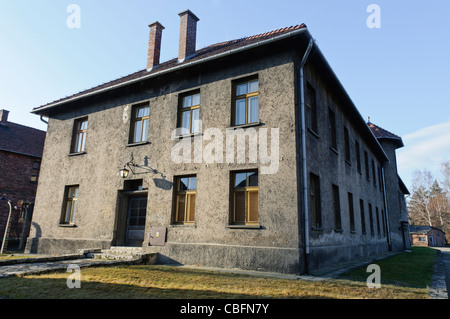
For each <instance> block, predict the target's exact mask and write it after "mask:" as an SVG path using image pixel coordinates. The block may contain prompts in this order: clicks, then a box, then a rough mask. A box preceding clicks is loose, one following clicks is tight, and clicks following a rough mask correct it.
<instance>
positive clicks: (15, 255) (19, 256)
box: [0, 253, 37, 260]
mask: <svg viewBox="0 0 450 319" xmlns="http://www.w3.org/2000/svg"><path fill="white" fill-rule="evenodd" d="M34 257H37V255H27V254H20V253H11V254H0V260H11V259H22V258H34Z"/></svg>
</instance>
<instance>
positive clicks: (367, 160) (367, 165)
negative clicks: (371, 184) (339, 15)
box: [364, 151, 370, 180]
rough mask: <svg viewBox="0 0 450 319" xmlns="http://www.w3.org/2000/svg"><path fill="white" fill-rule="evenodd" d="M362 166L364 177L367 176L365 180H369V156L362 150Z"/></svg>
mask: <svg viewBox="0 0 450 319" xmlns="http://www.w3.org/2000/svg"><path fill="white" fill-rule="evenodd" d="M364 166H365V167H366V178H367V180H370V172H369V156H368V155H367V152H366V151H364Z"/></svg>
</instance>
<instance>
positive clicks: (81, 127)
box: [71, 117, 88, 153]
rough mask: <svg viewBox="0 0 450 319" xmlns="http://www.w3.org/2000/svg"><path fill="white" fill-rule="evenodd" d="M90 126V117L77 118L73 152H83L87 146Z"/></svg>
mask: <svg viewBox="0 0 450 319" xmlns="http://www.w3.org/2000/svg"><path fill="white" fill-rule="evenodd" d="M87 128H88V118H87V117H85V118H82V119H78V120H75V127H74V135H73V141H72V150H71V151H72V153H82V152H84V151H85V147H86V133H87Z"/></svg>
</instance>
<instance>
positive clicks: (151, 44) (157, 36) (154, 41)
mask: <svg viewBox="0 0 450 319" xmlns="http://www.w3.org/2000/svg"><path fill="white" fill-rule="evenodd" d="M149 27H150V37H149V40H148V55H147V71H150V70H152V69H154V68H155V67H157V66H158V65H159V57H160V53H161V38H162V31H163V30H164V27H163V26H162V25H161V23H159V22H158V21H156V22H154V23H152V24H150V25H149Z"/></svg>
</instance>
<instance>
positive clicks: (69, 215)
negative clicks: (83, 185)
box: [61, 185, 78, 224]
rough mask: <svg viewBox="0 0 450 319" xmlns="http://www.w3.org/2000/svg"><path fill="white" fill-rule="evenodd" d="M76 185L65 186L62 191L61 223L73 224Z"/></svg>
mask: <svg viewBox="0 0 450 319" xmlns="http://www.w3.org/2000/svg"><path fill="white" fill-rule="evenodd" d="M77 201H78V185H75V186H67V187H66V189H65V191H64V204H63V212H62V216H61V224H74V223H75V213H76V211H77Z"/></svg>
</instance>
